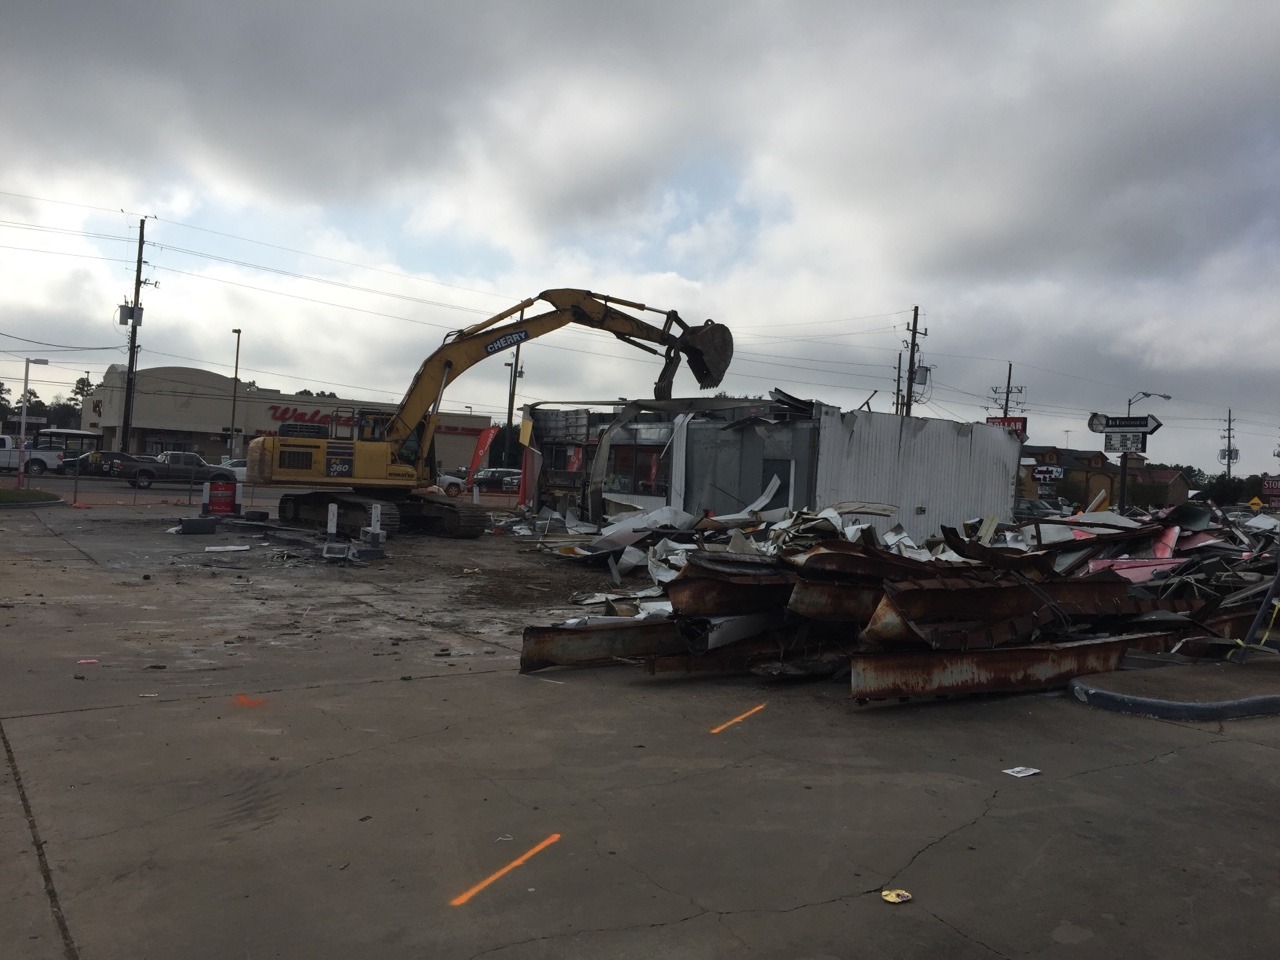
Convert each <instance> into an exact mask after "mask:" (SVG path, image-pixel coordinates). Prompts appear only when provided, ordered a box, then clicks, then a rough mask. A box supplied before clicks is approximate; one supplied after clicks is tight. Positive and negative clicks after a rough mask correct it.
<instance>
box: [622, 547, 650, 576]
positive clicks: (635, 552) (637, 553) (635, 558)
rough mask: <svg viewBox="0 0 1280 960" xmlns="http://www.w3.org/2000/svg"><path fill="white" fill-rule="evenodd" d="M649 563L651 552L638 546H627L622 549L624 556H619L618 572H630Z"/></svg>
mask: <svg viewBox="0 0 1280 960" xmlns="http://www.w3.org/2000/svg"><path fill="white" fill-rule="evenodd" d="M648 563H649V554H648V553H646V552H645V551H644V550H641V549H640V548H638V547H626V548H625V549H624V550H623V551H622V556H620V557H619V558H618V572H619V573H630V572H631V571H632V570H635V569H636V568H637V567H643V566H645V565H647V564H648Z"/></svg>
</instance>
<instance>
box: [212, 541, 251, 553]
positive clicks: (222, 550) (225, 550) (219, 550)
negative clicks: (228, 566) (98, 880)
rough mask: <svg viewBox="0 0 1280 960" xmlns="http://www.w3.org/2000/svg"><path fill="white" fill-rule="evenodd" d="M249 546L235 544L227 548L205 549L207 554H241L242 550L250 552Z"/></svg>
mask: <svg viewBox="0 0 1280 960" xmlns="http://www.w3.org/2000/svg"><path fill="white" fill-rule="evenodd" d="M248 549H249V544H247V543H246V544H233V545H230V546H225V547H205V548H204V552H205V553H239V552H240V551H242V550H248Z"/></svg>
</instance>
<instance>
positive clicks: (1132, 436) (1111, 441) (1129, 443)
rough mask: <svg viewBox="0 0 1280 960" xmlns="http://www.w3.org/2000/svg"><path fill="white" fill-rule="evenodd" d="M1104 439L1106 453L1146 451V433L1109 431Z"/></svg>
mask: <svg viewBox="0 0 1280 960" xmlns="http://www.w3.org/2000/svg"><path fill="white" fill-rule="evenodd" d="M1102 439H1103V447H1102V450H1103V452H1104V453H1146V452H1147V435H1146V434H1145V433H1108V434H1107V435H1106V436H1105V437H1103V438H1102Z"/></svg>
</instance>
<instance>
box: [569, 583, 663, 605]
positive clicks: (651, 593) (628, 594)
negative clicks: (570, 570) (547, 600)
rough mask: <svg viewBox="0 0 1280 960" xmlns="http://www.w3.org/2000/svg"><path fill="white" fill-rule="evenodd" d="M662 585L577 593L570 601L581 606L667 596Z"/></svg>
mask: <svg viewBox="0 0 1280 960" xmlns="http://www.w3.org/2000/svg"><path fill="white" fill-rule="evenodd" d="M665 595H666V594H665V592H664V591H663V589H662V587H657V586H654V587H644V588H643V589H641V590H627V591H625V592H618V593H577V594H574V595H573V596H572V597H570V598H569V602H570V603H576V604H578V605H580V606H590V605H592V604H596V603H605V602H606V601H609V600H641V601H643V600H644V599H650V600H652V599H656V598H658V597H662V596H665Z"/></svg>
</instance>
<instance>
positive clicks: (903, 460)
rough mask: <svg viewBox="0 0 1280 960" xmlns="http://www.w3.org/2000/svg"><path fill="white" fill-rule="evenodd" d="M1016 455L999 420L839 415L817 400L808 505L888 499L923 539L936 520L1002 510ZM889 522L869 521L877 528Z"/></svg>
mask: <svg viewBox="0 0 1280 960" xmlns="http://www.w3.org/2000/svg"><path fill="white" fill-rule="evenodd" d="M1020 454H1021V447H1020V444H1019V441H1018V439H1017V437H1015V436H1013V435H1012V434H1010V433H1009V431H1008V430H1005V429H1004V428H1003V427H996V426H990V425H987V424H982V423H956V422H954V421H950V420H927V419H924V418H920V417H898V416H894V415H892V414H887V413H873V412H870V411H862V410H859V411H854V412H850V413H843V414H842V413H841V412H840V411H839V410H838V409H837V408H835V407H830V406H825V405H824V406H822V408H821V413H820V432H819V441H818V466H817V473H816V479H815V484H814V492H815V502H814V506H815V507H817V508H822V507H825V506H827V505H829V504H832V503H837V502H839V501H841V500H869V501H879V502H882V503H896V504H898V505H899V507H900V511H899V513H898V515H897V517H896V520H897V522H898V523H901V524H902V526H903V528H904V529H905V530H906V532H907V533H908V534H910V536H911V538H912V539H913V540H915V541H916V542H917V543H923V542H924V541H925V540H926V539H927V538H928V537H930V536H932V535H933V534H935V533H936V532H937V530H938V528H939V526H941V525H943V524H947V525H949V526H955V527H960V526H962V525H963V523H964V521H965V520H967V519H970V518H972V517H976V516H987V515H989V514H995V515H997V516H1001V517H1007V516H1009V515H1010V513H1011V511H1012V508H1013V490H1014V481H1015V479H1016V477H1017V474H1018V463H1019V459H1020ZM921 511H922V512H921ZM892 525H893V524H892V523H891V522H888V521H884V522H881V521H875V526H876V528H877V529H878V530H881V531H883V530H887V529H889V527H891V526H892Z"/></svg>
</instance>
